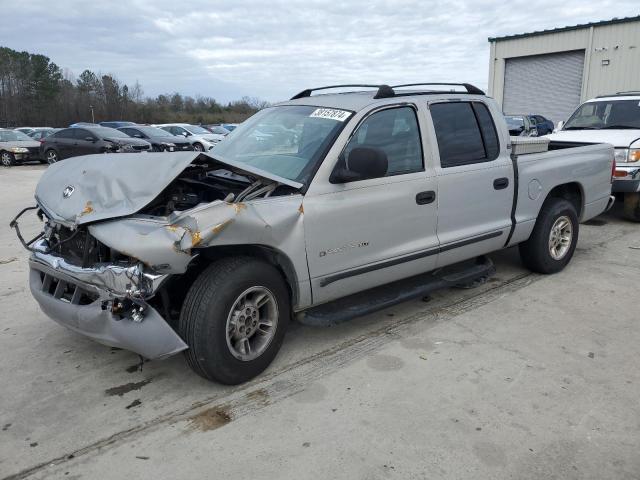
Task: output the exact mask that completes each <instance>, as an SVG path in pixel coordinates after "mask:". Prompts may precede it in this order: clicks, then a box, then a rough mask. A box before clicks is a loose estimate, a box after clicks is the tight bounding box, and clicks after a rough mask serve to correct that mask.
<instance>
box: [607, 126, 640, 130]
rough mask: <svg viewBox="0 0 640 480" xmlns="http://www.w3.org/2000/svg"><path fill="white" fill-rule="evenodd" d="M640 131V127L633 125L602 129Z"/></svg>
mask: <svg viewBox="0 0 640 480" xmlns="http://www.w3.org/2000/svg"><path fill="white" fill-rule="evenodd" d="M608 129H612V130H640V127H634V126H633V125H607V126H606V127H602V128H601V130H608Z"/></svg>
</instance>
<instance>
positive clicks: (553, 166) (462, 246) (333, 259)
mask: <svg viewBox="0 0 640 480" xmlns="http://www.w3.org/2000/svg"><path fill="white" fill-rule="evenodd" d="M459 100H461V96H460V95H459V94H458V95H456V94H437V95H428V96H417V95H416V96H408V97H401V98H386V99H380V100H374V99H373V98H372V94H359V93H358V94H355V93H354V94H346V95H326V96H324V95H323V96H317V97H311V98H303V99H298V100H294V101H290V102H285V104H286V105H288V104H298V105H318V106H322V107H335V108H342V109H350V110H353V111H355V114H354V115H353V117H352V118H351V119H350V120H349V121H348V122H347V124H346V125H345V128H344V129H343V130H342V131H341V133H340V134H339V136H338V137H337V139H336V140H335V142H334V143H333V145H332V147H331V148H330V149H329V151H328V152H327V154H326V156H325V158H324V160H323V161H322V163H321V164H320V165H319V167H318V170H317V172H316V174H315V176H314V177H313V179H312V180H311V181H310V183H309V184H308V185H306V186H305V188H306V190H305V189H304V188H301V187H302V185H301V184H298V183H296V182H292V181H290V180H286V179H281V178H274V177H273V176H272V175H268V174H265V172H256V171H251V169H247V168H244V171H245V172H246V173H247V175H249V176H250V175H253V176H254V178H261V179H265V180H266V181H270V182H276V183H278V182H279V183H280V184H282V185H287V186H288V187H291V188H295V189H299V190H300V191H299V192H298V193H293V194H288V195H282V196H273V197H269V198H256V199H253V200H248V201H246V202H233V201H228V202H227V201H219V200H218V201H214V202H211V203H208V204H201V205H198V206H197V207H195V208H192V209H190V210H185V211H181V212H177V213H174V214H172V215H170V216H168V217H150V216H145V215H139V214H137V213H136V212H138V211H139V210H140V209H141V208H142V207H144V206H145V205H146V204H148V203H149V202H150V201H152V200H153V198H154V197H155V196H157V195H158V194H159V193H160V192H161V191H162V190H163V189H164V188H165V187H166V186H167V185H168V184H169V183H170V182H171V181H172V180H173V179H174V178H175V177H176V176H177V175H178V174H179V173H180V172H181V171H182V170H183V169H184V168H186V167H187V166H188V165H189V164H190V163H191V162H192V161H194V160H195V159H196V158H200V159H202V158H204V157H206V156H207V155H206V154H204V155H203V154H198V153H193V152H185V153H172V154H167V153H162V154H158V155H159V156H160V157H162V160H155V162H156V163H155V169H154V170H152V171H147V168H149V165H148V164H147V162H148V161H149V160H147V159H151V158H152V154H148V155H145V156H139V155H131V156H128V155H123V154H117V155H105V156H101V157H102V158H101V160H102V161H101V162H100V165H101V168H102V170H101V171H98V170H97V169H98V166H97V164H94V163H92V161H91V160H90V159H89V158H88V157H84V158H83V157H80V158H76V159H72V160H66V161H65V162H62V164H58V165H54V166H53V167H52V168H51V169H50V172H47V173H46V174H45V175H44V176H43V180H42V181H41V182H40V184H39V185H38V190H37V192H36V195H37V198H38V201H39V202H40V204H41V206H42V207H43V208H44V210H45V211H46V213H47V215H48V216H50V218H51V219H52V220H54V221H58V222H61V223H65V224H70V225H80V224H83V223H87V224H88V229H89V232H90V233H91V234H92V235H93V236H94V237H95V238H97V239H98V240H99V241H100V242H102V243H104V244H105V245H107V246H109V247H111V248H113V249H115V250H117V251H120V252H122V253H125V254H126V255H128V256H130V257H133V258H135V259H137V260H139V261H140V262H141V264H142V265H143V267H141V268H142V272H144V274H146V275H152V276H153V275H158V276H161V277H162V278H164V276H170V275H172V274H180V273H184V272H185V271H186V270H187V269H188V268H189V265H190V263H191V261H192V260H193V259H194V258H195V257H196V256H197V255H198V254H199V253H200V252H201V251H202V249H210V248H217V247H229V246H247V245H250V246H252V247H259V248H263V249H266V250H268V251H270V252H272V253H273V254H274V255H275V256H276V258H277V259H278V260H277V261H278V264H279V265H282V266H283V269H284V270H285V271H287V272H288V273H290V275H287V280H288V281H289V284H290V286H291V289H292V292H293V297H294V301H293V302H292V303H293V308H294V310H296V311H299V310H304V309H307V308H309V307H312V306H315V305H319V304H321V303H325V302H329V301H331V300H335V299H337V298H340V297H343V296H346V295H349V294H352V293H356V292H359V291H362V290H365V289H368V288H372V287H375V286H379V285H383V284H386V283H389V282H392V281H395V280H398V279H401V278H405V277H410V276H412V275H416V274H419V273H423V272H427V271H430V270H433V269H435V268H438V267H441V266H445V265H449V264H453V263H457V262H461V261H463V260H466V259H469V258H473V257H475V256H478V255H482V254H486V253H489V252H491V251H494V250H497V249H500V248H503V247H505V246H507V244H508V245H515V244H517V243H520V242H522V241H524V240H526V239H527V238H528V237H529V235H530V234H531V231H532V229H533V227H534V225H535V220H536V218H537V215H538V212H539V211H540V208H541V206H542V203H543V202H544V200H545V198H546V196H547V194H548V193H549V192H550V191H551V189H553V188H554V187H556V186H558V185H562V184H567V183H572V184H577V185H578V186H579V188H580V190H581V192H582V194H583V207H582V209H581V217H580V220H581V221H585V220H588V219H589V218H592V217H594V216H596V215H598V214H599V213H601V212H602V211H604V210H605V208H606V207H607V204H608V202H609V197H610V192H611V166H612V159H613V149H612V147H611V146H608V145H592V146H586V147H578V148H572V149H563V150H555V151H550V152H545V153H537V154H530V155H522V156H520V157H518V158H517V159H516V162H517V168H518V179H517V180H518V182H519V189H518V194H517V208H516V210H515V212H512V209H513V205H514V192H515V184H516V175H515V172H514V166H513V161H512V158H511V144H510V141H509V135H508V131H507V128H506V124H505V123H504V119H503V118H502V115H501V113H500V111H499V109H498V107H497V105H496V104H495V102H494V101H493V100H491V99H489V98H487V97H485V96H478V95H464V97H463V100H470V101H475V102H483V103H485V104H486V105H487V107H488V108H489V111H490V112H491V115H492V116H493V118H494V121H495V124H496V128H497V132H498V137H499V140H500V153H499V155H498V157H497V158H496V159H495V160H493V161H491V162H484V163H476V164H471V165H464V166H458V167H453V168H441V166H440V160H439V153H438V147H437V141H436V135H435V131H434V128H433V123H432V121H431V117H430V113H429V106H430V104H432V103H434V102H443V101H459ZM394 105H410V106H412V107H413V108H414V109H416V111H417V118H418V121H419V129H420V135H421V141H422V148H423V154H424V155H423V157H424V158H423V160H424V169H423V171H420V172H414V173H409V174H404V175H396V176H390V177H382V178H375V179H370V180H363V181H358V182H351V183H344V184H332V183H331V182H329V176H330V175H331V172H332V171H333V169H334V167H335V165H336V162H337V161H338V157H339V155H340V153H341V152H342V150H343V148H344V146H345V145H346V143H347V142H348V141H349V139H350V138H351V137H352V135H354V133H355V132H356V130H357V127H358V125H359V123H360V122H361V121H362V120H363V119H365V118H366V117H367V116H368V115H369V114H371V112H372V111H374V110H377V109H380V108H385V107H389V106H394ZM212 156H213V157H215V153H214V154H212ZM128 157H135V158H131V159H129V158H128ZM140 157H147V159H140ZM72 162H75V163H72ZM113 162H116V163H113ZM139 162H142V163H139ZM104 165H112V166H113V168H109V169H104ZM229 167H230V169H233V170H234V171H236V172H241V171H243V167H242V165H239V164H233V163H229ZM88 172H91V173H92V175H89V174H88ZM150 176H151V178H152V179H150V178H149V177H150ZM497 178H502V179H505V178H506V179H507V180H508V186H507V187H506V188H502V189H495V188H494V183H493V182H494V180H495V179H497ZM68 183H73V184H74V185H75V188H76V189H77V190H76V191H77V192H78V191H79V194H78V195H77V197H76V198H75V199H73V200H72V201H69V202H67V200H71V199H70V198H67V199H63V197H62V189H63V188H64V185H66V184H68ZM425 191H432V192H435V194H436V201H434V202H433V203H430V204H428V205H418V204H417V202H416V195H417V194H418V193H420V192H425ZM87 202H91V208H92V210H91V212H89V213H85V214H83V213H82V212H83V211H84V209H86V206H87ZM512 213H513V214H514V217H515V225H512ZM512 228H513V232H511V229H512ZM510 233H512V235H511V237H510V241H509V242H508V243H507V239H508V238H509V235H510ZM34 256H36V254H34ZM54 268H55V267H54ZM36 270H37V268H36ZM62 273H63V274H64V275H67V274H69V275H71V276H72V277H73V272H71V273H70V272H62ZM35 277H37V275H36V276H35ZM35 277H34V275H32V291H34V296H36V299H37V300H38V301H39V302H40V304H41V306H42V308H43V310H44V311H45V313H47V314H48V315H49V316H51V317H52V318H54V319H55V320H56V321H58V322H60V323H63V324H66V325H67V326H70V328H72V329H74V330H76V331H80V332H82V333H85V334H87V335H89V336H91V337H92V338H96V339H97V340H98V341H102V342H103V343H108V344H114V343H117V344H118V345H123V344H125V343H126V342H125V341H123V340H122V336H123V335H125V333H124V332H125V330H126V328H127V325H130V326H131V327H130V328H131V332H132V336H133V337H135V339H136V340H135V342H133V343H135V345H131V344H129V345H128V346H125V348H129V349H132V350H134V351H138V352H139V353H142V349H144V348H146V347H140V345H139V341H140V340H139V339H140V338H141V337H139V336H138V332H139V330H138V329H139V328H140V325H144V324H145V323H147V322H148V321H150V323H152V325H153V329H155V330H153V332H151V331H150V332H147V333H148V334H149V337H147V342H148V343H149V344H150V345H152V346H153V348H152V350H153V352H152V353H153V354H154V355H156V356H163V355H166V354H171V353H175V352H176V351H179V350H180V349H183V348H186V347H184V346H183V345H180V342H178V341H177V340H176V339H175V338H173V337H171V335H169V334H168V332H167V331H166V329H165V328H164V327H163V326H162V325H163V324H164V326H166V327H167V328H169V329H171V328H170V327H169V326H168V325H167V324H166V322H164V320H162V318H161V317H160V316H159V315H158V313H157V312H155V310H153V309H151V310H150V317H149V318H145V319H144V320H143V321H142V322H140V323H136V322H132V321H130V320H121V321H120V323H118V325H117V326H115V324H113V323H112V319H110V318H108V315H106V314H104V312H101V311H98V310H99V309H98V310H96V309H95V308H94V309H93V310H88V309H87V308H88V307H84V306H82V307H76V308H78V309H79V310H78V311H77V312H71V309H72V308H73V307H74V306H64V307H59V306H58V307H54V306H52V304H51V302H50V299H49V298H44V297H43V294H42V291H41V288H40V289H39V287H38V279H37V278H35ZM65 278H66V277H65ZM75 278H76V279H78V280H81V281H82V282H83V283H86V282H85V280H86V279H81V278H80V276H79V275H76V276H75ZM99 288H101V289H103V290H104V291H108V289H107V288H106V287H105V286H104V285H103V286H102V287H99ZM152 290H153V289H152ZM127 295H129V294H128V293H126V292H125V296H127ZM80 309H82V310H80ZM86 312H90V313H86ZM156 315H157V316H158V317H159V318H160V320H158V319H157V318H156ZM69 319H72V320H69ZM70 322H71V323H70ZM127 322H128V323H127ZM161 322H162V323H161ZM100 323H102V325H103V326H102V327H100V328H99V327H98V326H97V325H98V324H100ZM158 325H161V327H158ZM101 328H102V330H101ZM171 331H172V332H173V330H171ZM134 332H135V333H134ZM154 332H155V333H154ZM176 336H177V335H176ZM178 339H179V337H178ZM109 342H111V343H109ZM158 345H163V346H164V347H163V348H165V350H166V351H164V352H159V351H158V349H160V350H161V349H162V348H160V347H158ZM148 353H149V352H148V351H146V350H145V353H144V354H145V355H146V354H148Z"/></svg>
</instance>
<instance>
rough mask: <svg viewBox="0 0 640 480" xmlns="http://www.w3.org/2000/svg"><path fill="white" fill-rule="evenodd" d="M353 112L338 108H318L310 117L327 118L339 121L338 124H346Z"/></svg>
mask: <svg viewBox="0 0 640 480" xmlns="http://www.w3.org/2000/svg"><path fill="white" fill-rule="evenodd" d="M349 115H351V112H347V111H346V110H338V109H336V108H316V109H315V110H314V111H313V113H312V114H311V115H309V117H311V118H326V119H329V120H337V121H338V122H344V121H345V120H346V119H347V118H349Z"/></svg>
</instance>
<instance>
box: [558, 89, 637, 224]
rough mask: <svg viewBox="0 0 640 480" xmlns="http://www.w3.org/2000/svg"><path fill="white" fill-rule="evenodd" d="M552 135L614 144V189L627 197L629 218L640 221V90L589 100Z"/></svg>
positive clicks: (626, 206)
mask: <svg viewBox="0 0 640 480" xmlns="http://www.w3.org/2000/svg"><path fill="white" fill-rule="evenodd" d="M548 138H549V139H550V140H551V141H553V142H579V143H609V144H611V145H613V146H614V147H615V159H616V165H617V166H616V171H615V172H614V182H613V189H612V190H613V192H614V193H618V194H620V195H622V196H624V215H625V217H626V218H628V219H630V220H634V221H636V222H638V221H640V92H620V93H617V94H615V95H607V96H603V97H598V98H594V99H592V100H588V101H586V102H585V103H583V104H582V105H580V106H579V107H578V108H577V109H576V111H575V112H574V113H573V115H571V117H569V120H568V121H567V122H566V123H564V122H561V123H560V124H559V128H558V130H557V132H556V133H553V134H551V135H549V136H548Z"/></svg>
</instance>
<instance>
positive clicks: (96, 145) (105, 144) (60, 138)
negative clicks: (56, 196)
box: [40, 127, 151, 163]
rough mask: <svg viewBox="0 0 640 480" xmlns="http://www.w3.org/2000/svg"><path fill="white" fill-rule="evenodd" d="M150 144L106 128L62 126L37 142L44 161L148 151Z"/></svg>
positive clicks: (54, 161) (50, 161) (53, 161)
mask: <svg viewBox="0 0 640 480" xmlns="http://www.w3.org/2000/svg"><path fill="white" fill-rule="evenodd" d="M149 151H151V144H150V143H149V142H147V141H145V140H141V139H139V138H132V137H129V136H128V135H127V134H126V133H124V132H121V131H119V130H116V129H115V128H108V127H74V128H65V129H63V130H60V131H59V132H56V133H54V134H52V135H49V136H48V137H47V138H45V139H44V141H43V142H42V144H41V145H40V154H41V158H43V159H44V160H46V161H47V163H56V162H57V161H59V160H62V159H64V158H69V157H76V156H78V155H89V154H92V153H120V152H126V153H133V152H149Z"/></svg>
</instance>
